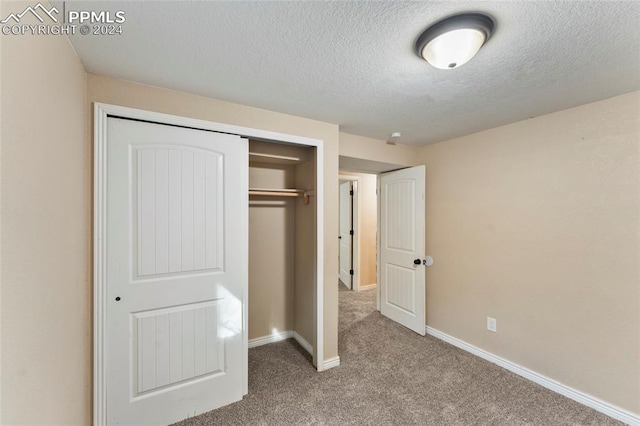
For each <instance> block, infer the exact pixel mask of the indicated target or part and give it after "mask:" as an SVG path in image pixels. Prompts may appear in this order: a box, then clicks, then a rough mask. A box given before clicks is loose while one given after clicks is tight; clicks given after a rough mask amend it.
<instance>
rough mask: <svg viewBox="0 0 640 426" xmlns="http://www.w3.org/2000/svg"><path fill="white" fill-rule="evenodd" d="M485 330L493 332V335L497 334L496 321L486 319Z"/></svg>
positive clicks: (489, 318)
mask: <svg viewBox="0 0 640 426" xmlns="http://www.w3.org/2000/svg"><path fill="white" fill-rule="evenodd" d="M487 330H489V331H493V332H494V333H497V332H498V320H496V319H495V318H491V317H487Z"/></svg>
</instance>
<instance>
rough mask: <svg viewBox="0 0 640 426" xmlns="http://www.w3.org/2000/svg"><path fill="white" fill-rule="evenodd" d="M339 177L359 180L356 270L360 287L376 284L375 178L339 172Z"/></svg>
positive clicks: (376, 207)
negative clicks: (358, 244)
mask: <svg viewBox="0 0 640 426" xmlns="http://www.w3.org/2000/svg"><path fill="white" fill-rule="evenodd" d="M340 176H355V177H358V178H360V181H359V182H360V187H359V188H358V198H359V199H360V214H359V216H358V220H359V228H360V235H359V239H360V253H359V254H360V256H358V265H357V266H356V267H357V268H358V271H359V274H360V286H365V285H371V284H376V282H377V280H378V278H377V276H376V265H377V261H378V260H377V259H378V257H377V250H376V245H377V240H376V237H377V232H378V230H377V228H378V196H377V195H376V189H377V185H378V184H377V176H376V175H371V174H366V173H354V172H346V171H342V170H341V171H340Z"/></svg>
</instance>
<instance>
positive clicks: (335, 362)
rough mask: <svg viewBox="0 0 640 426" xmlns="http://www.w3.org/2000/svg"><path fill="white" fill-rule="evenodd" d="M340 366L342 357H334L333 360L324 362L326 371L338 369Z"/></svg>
mask: <svg viewBox="0 0 640 426" xmlns="http://www.w3.org/2000/svg"><path fill="white" fill-rule="evenodd" d="M339 365H340V357H339V356H334V357H333V358H329V359H327V360H325V361H324V366H323V367H324V370H323V371H325V370H328V369H330V368H333V367H337V366H339Z"/></svg>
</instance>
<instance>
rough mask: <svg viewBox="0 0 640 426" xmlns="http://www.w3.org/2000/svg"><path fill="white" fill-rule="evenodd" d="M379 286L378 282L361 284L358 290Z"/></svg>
mask: <svg viewBox="0 0 640 426" xmlns="http://www.w3.org/2000/svg"><path fill="white" fill-rule="evenodd" d="M377 286H378V284H376V283H373V284H367V285H363V286H360V287H359V288H358V291H365V290H373V289H374V288H376V287H377Z"/></svg>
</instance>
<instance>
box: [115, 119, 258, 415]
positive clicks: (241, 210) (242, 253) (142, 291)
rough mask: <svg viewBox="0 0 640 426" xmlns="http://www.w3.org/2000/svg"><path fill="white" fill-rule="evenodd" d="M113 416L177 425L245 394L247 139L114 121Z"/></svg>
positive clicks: (149, 124)
mask: <svg viewBox="0 0 640 426" xmlns="http://www.w3.org/2000/svg"><path fill="white" fill-rule="evenodd" d="M107 138H108V139H107V140H108V142H107V167H108V169H107V259H108V260H107V290H106V291H107V311H106V318H107V321H106V336H107V340H106V348H105V353H106V382H107V421H108V423H109V424H165V425H166V424H169V423H173V422H176V421H179V420H182V419H185V418H187V417H190V416H194V415H197V414H200V413H203V412H206V411H210V410H212V409H215V408H218V407H220V406H222V405H225V404H229V403H231V402H234V401H237V400H240V399H242V395H243V384H244V383H243V380H244V378H245V377H246V373H247V372H246V363H245V359H246V358H245V356H246V354H243V339H244V338H245V335H244V328H245V325H244V324H243V309H244V306H243V302H242V301H243V292H244V291H245V290H244V289H245V288H246V281H247V229H246V227H247V220H246V217H247V209H248V206H247V205H248V203H247V197H248V195H247V194H248V187H247V186H248V184H247V179H248V177H247V167H248V144H247V141H246V140H245V139H242V138H240V137H238V136H233V135H226V134H219V133H214V132H208V131H201V130H193V129H186V128H180V127H172V126H167V125H161V124H152V123H145V122H139V121H131V120H124V119H118V118H109V119H108V126H107Z"/></svg>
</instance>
